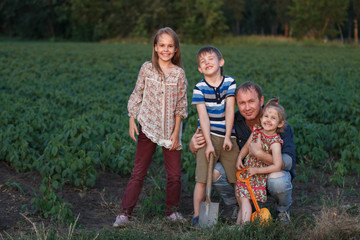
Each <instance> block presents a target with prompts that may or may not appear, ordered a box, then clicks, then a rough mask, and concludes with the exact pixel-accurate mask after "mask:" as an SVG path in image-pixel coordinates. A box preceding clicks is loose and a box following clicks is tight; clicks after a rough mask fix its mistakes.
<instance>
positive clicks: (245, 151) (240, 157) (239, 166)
mask: <svg viewBox="0 0 360 240" xmlns="http://www.w3.org/2000/svg"><path fill="white" fill-rule="evenodd" d="M252 137H253V134H252V133H251V135H250V137H249V138H248V140H247V141H246V143H245V145H244V146H243V147H242V148H241V150H240V153H239V155H238V158H237V161H236V168H237V169H238V170H241V169H243V168H244V164H243V159H244V157H246V155H247V154H248V153H249V146H250V143H251V140H252Z"/></svg>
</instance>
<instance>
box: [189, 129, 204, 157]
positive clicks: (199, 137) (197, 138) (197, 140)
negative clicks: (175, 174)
mask: <svg viewBox="0 0 360 240" xmlns="http://www.w3.org/2000/svg"><path fill="white" fill-rule="evenodd" d="M205 146H206V141H205V137H204V135H203V134H202V133H201V132H200V130H199V129H196V132H195V134H194V135H193V136H192V138H191V140H190V146H189V148H190V151H191V152H192V153H193V154H196V153H197V151H198V150H199V149H200V148H203V147H205Z"/></svg>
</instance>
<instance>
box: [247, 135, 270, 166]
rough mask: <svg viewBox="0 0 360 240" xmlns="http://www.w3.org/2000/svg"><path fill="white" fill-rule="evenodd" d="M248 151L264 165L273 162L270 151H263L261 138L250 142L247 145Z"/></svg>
mask: <svg viewBox="0 0 360 240" xmlns="http://www.w3.org/2000/svg"><path fill="white" fill-rule="evenodd" d="M249 153H250V154H251V155H252V156H254V157H256V159H258V160H260V161H262V162H263V163H265V164H266V165H271V164H273V157H272V155H271V154H270V153H268V152H265V151H264V150H263V148H262V143H261V139H260V138H258V139H256V141H255V142H252V143H251V144H250V146H249Z"/></svg>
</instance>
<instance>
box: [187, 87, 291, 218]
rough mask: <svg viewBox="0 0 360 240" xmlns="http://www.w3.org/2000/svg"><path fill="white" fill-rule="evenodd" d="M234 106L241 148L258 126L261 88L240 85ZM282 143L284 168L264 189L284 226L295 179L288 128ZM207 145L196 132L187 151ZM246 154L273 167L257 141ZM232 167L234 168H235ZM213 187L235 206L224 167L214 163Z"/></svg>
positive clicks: (225, 200)
mask: <svg viewBox="0 0 360 240" xmlns="http://www.w3.org/2000/svg"><path fill="white" fill-rule="evenodd" d="M235 97H236V104H237V105H238V108H239V111H238V112H236V113H235V121H234V125H235V132H236V140H237V144H238V145H239V148H240V149H241V148H242V147H243V146H244V145H245V143H246V141H247V140H248V138H249V137H250V135H251V130H252V129H253V127H254V125H255V124H257V123H259V122H260V121H259V119H260V114H261V111H262V107H263V104H264V96H263V95H262V89H261V87H260V86H259V85H258V84H256V83H253V82H245V83H243V84H242V85H240V86H239V87H238V88H237V90H236V93H235ZM280 136H281V138H282V140H283V141H284V144H283V146H282V150H281V152H282V159H283V166H282V170H281V171H280V172H277V173H275V174H273V175H272V177H271V178H268V181H267V190H268V192H269V193H270V195H271V196H273V197H274V198H275V201H276V211H277V218H278V220H279V221H281V222H284V223H287V224H288V223H290V215H289V213H290V206H291V203H292V198H291V194H292V184H291V180H292V179H293V178H294V177H295V174H294V168H295V164H296V160H295V145H294V141H293V132H292V130H291V127H290V126H289V125H288V127H287V128H286V130H285V132H284V133H282V134H281V135H280ZM205 145H206V143H205V139H204V137H203V135H202V134H201V133H199V131H198V130H197V131H196V133H195V134H194V136H193V137H192V139H191V141H190V150H191V152H192V153H196V152H197V150H198V149H200V148H202V147H204V146H205ZM249 153H251V154H252V155H254V156H255V157H256V158H258V159H259V160H261V161H262V162H264V163H265V164H267V165H270V164H272V156H271V154H268V153H266V152H264V151H263V150H262V146H261V142H260V141H259V140H258V141H257V142H255V143H251V145H250V149H249ZM234 168H235V166H234ZM213 184H214V186H215V188H216V190H217V191H218V193H219V194H220V195H221V197H222V198H223V200H224V203H225V205H227V206H236V198H235V191H234V187H233V185H232V184H230V183H228V181H227V178H226V174H225V171H224V168H223V167H222V165H221V164H220V163H217V164H216V165H215V168H214V173H213Z"/></svg>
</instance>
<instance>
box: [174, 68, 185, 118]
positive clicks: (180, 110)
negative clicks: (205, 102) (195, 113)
mask: <svg viewBox="0 0 360 240" xmlns="http://www.w3.org/2000/svg"><path fill="white" fill-rule="evenodd" d="M187 86H188V82H187V80H186V76H185V72H184V71H181V73H180V74H179V79H178V85H177V89H178V90H177V91H178V92H177V95H178V96H177V99H178V100H177V103H176V109H175V116H180V117H181V118H186V117H187V115H188V112H187V107H188V102H187V95H186V89H187Z"/></svg>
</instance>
